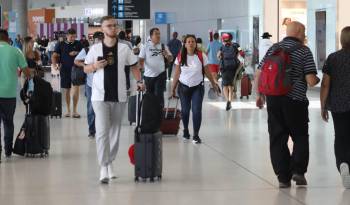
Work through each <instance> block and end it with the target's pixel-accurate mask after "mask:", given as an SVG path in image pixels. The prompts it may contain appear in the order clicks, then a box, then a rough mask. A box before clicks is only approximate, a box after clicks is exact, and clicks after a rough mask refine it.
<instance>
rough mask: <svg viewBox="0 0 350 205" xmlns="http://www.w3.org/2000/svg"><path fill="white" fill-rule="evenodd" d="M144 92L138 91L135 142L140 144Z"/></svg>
mask: <svg viewBox="0 0 350 205" xmlns="http://www.w3.org/2000/svg"><path fill="white" fill-rule="evenodd" d="M142 98H143V91H140V90H138V91H137V95H136V128H135V141H136V142H139V141H140V138H139V135H140V133H141V116H142V113H141V108H142Z"/></svg>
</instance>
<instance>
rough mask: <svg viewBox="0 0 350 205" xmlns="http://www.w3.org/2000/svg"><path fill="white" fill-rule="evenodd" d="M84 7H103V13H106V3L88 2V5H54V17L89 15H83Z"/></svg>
mask: <svg viewBox="0 0 350 205" xmlns="http://www.w3.org/2000/svg"><path fill="white" fill-rule="evenodd" d="M85 8H103V9H104V14H102V15H100V16H103V15H107V13H108V10H107V9H108V8H107V4H89V5H79V6H66V7H63V8H61V7H55V12H56V14H55V15H56V18H81V17H91V16H85Z"/></svg>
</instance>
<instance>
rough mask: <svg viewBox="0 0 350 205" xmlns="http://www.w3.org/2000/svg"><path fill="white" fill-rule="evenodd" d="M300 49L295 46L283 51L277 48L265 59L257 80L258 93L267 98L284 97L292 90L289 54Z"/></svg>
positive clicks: (298, 46) (299, 46)
mask: <svg viewBox="0 0 350 205" xmlns="http://www.w3.org/2000/svg"><path fill="white" fill-rule="evenodd" d="M301 47H302V45H296V46H293V47H291V48H289V49H285V48H282V47H280V46H278V47H277V48H276V49H274V50H273V52H272V54H271V55H269V56H267V57H266V58H265V61H264V63H263V65H262V67H261V74H260V78H259V84H258V90H259V93H262V94H264V95H268V96H269V95H271V96H284V95H287V94H288V93H289V92H290V91H291V90H292V88H293V84H292V81H291V79H290V72H291V70H292V67H291V57H290V54H291V53H292V52H293V51H296V50H298V49H299V48H301Z"/></svg>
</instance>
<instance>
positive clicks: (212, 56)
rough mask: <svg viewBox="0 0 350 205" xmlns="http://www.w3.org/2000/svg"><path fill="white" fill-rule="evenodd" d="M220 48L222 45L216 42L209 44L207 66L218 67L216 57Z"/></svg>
mask: <svg viewBox="0 0 350 205" xmlns="http://www.w3.org/2000/svg"><path fill="white" fill-rule="evenodd" d="M221 46H222V44H221V43H220V42H219V41H217V40H214V41H212V42H210V43H209V45H208V48H207V52H208V63H209V64H215V65H219V63H220V61H219V59H218V57H217V54H218V52H219V50H220V48H221Z"/></svg>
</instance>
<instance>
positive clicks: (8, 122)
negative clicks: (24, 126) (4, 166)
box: [0, 98, 16, 156]
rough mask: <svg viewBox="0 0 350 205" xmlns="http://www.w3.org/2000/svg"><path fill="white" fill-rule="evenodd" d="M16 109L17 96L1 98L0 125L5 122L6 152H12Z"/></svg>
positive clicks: (8, 153)
mask: <svg viewBox="0 0 350 205" xmlns="http://www.w3.org/2000/svg"><path fill="white" fill-rule="evenodd" d="M15 110H16V98H0V127H1V122H3V124H4V142H5V154H6V155H7V156H9V155H11V154H12V147H13V132H14V124H13V116H14V115H15ZM1 148H2V146H1V130H0V152H1Z"/></svg>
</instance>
